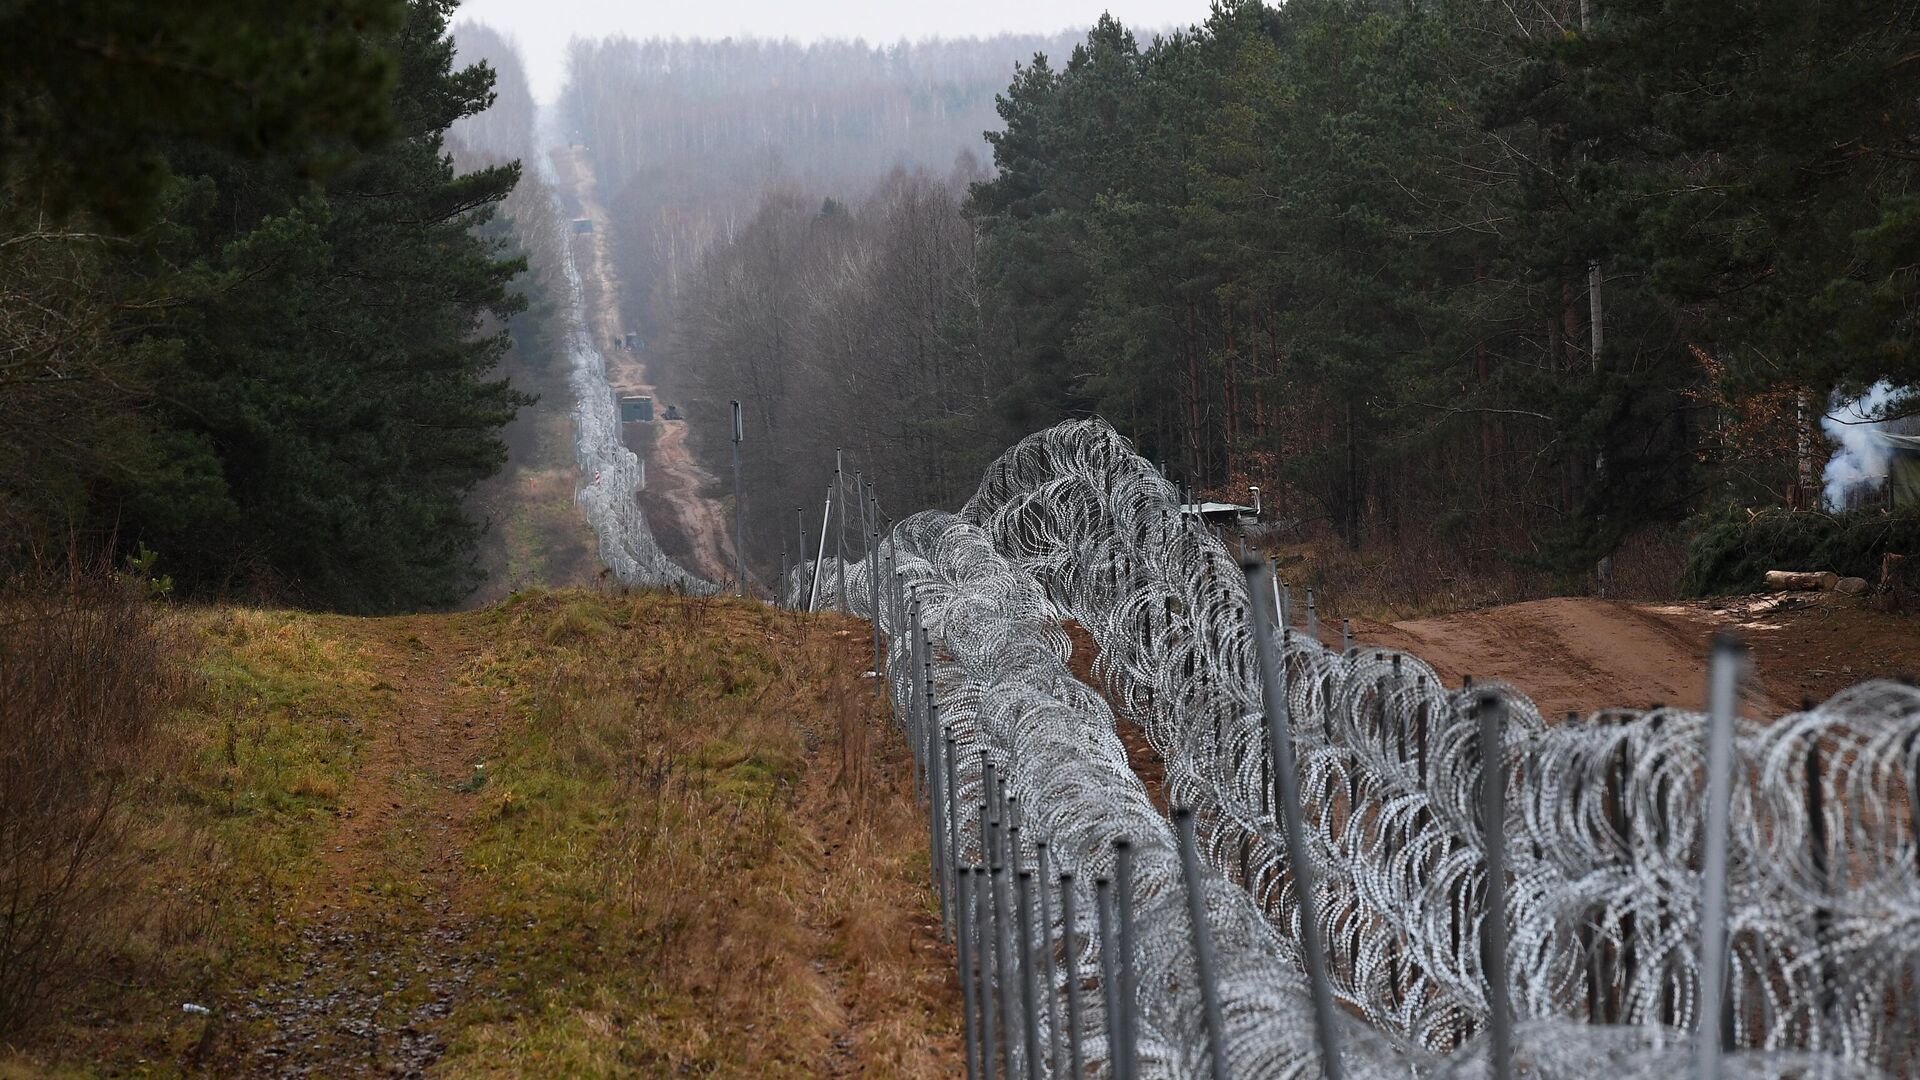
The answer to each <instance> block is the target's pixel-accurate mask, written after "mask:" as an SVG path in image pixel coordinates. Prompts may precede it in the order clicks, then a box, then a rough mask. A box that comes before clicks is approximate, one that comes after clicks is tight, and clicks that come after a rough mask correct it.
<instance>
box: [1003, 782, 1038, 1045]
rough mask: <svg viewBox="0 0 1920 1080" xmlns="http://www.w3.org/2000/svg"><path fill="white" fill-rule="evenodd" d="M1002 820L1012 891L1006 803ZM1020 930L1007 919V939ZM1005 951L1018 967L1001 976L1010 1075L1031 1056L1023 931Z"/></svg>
mask: <svg viewBox="0 0 1920 1080" xmlns="http://www.w3.org/2000/svg"><path fill="white" fill-rule="evenodd" d="M1002 786H1004V781H1003V782H1002ZM1001 821H1002V822H1004V824H1003V825H1002V826H1001V829H1000V835H1001V836H1004V837H1006V860H1007V877H1008V879H1009V880H1010V883H1009V884H1008V885H1007V890H1008V891H1009V892H1013V891H1014V886H1013V884H1011V879H1014V878H1015V877H1016V876H1017V875H1018V874H1020V873H1021V872H1022V871H1021V869H1020V825H1019V822H1018V821H1017V820H1016V819H1015V818H1014V816H1013V814H1012V813H1010V812H1008V804H1003V808H1002V811H1001ZM1011 899H1012V898H1010V900H1011ZM1003 910H1004V909H1003ZM1020 931H1021V926H1020V924H1019V922H1017V921H1009V922H1008V924H1007V929H1006V936H1007V937H1008V938H1009V939H1011V938H1012V937H1013V935H1014V934H1017V933H1020ZM1007 951H1008V955H1009V957H1010V962H1011V963H1012V964H1014V965H1018V966H1017V968H1016V967H1008V968H1006V969H1005V971H1004V974H1003V975H1002V977H1001V980H1000V995H1001V999H1000V1018H1001V1020H1002V1022H1004V1023H1005V1025H1006V1047H1007V1075H1008V1076H1012V1075H1014V1074H1015V1073H1016V1072H1020V1071H1023V1063H1025V1062H1028V1061H1030V1060H1031V1059H1032V1054H1031V1053H1029V1052H1028V1051H1029V1050H1030V1047H1029V1045H1028V1044H1027V1041H1026V1039H1025V1038H1024V1033H1025V1021H1026V1013H1027V1011H1028V1006H1027V1005H1026V1003H1025V1000H1024V999H1025V997H1026V995H1025V994H1023V993H1021V983H1020V980H1021V979H1023V978H1025V977H1026V974H1027V967H1028V959H1029V958H1028V956H1027V950H1026V938H1025V935H1022V940H1021V942H1020V945H1019V946H1018V947H1017V948H1016V947H1015V946H1014V945H1013V944H1012V942H1011V941H1009V943H1008V946H1007Z"/></svg>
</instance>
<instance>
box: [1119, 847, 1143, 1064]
mask: <svg viewBox="0 0 1920 1080" xmlns="http://www.w3.org/2000/svg"><path fill="white" fill-rule="evenodd" d="M1113 904H1114V908H1115V909H1116V911H1117V912H1118V914H1119V916H1120V918H1119V920H1118V921H1119V923H1120V1019H1121V1024H1120V1060H1121V1061H1123V1062H1125V1063H1126V1066H1127V1080H1139V1076H1140V972H1139V969H1138V965H1137V963H1136V957H1137V956H1138V953H1137V952H1136V949H1137V948H1138V945H1137V943H1138V941H1139V936H1138V934H1137V933H1136V928H1135V926H1134V923H1133V841H1131V840H1127V839H1125V838H1121V839H1119V840H1115V841H1114V842H1113Z"/></svg>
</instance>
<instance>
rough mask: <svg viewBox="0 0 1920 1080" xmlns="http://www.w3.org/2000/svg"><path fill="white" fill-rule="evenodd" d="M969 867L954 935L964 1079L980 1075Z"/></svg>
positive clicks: (962, 883) (962, 879) (962, 881)
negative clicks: (975, 1010)
mask: <svg viewBox="0 0 1920 1080" xmlns="http://www.w3.org/2000/svg"><path fill="white" fill-rule="evenodd" d="M970 869H971V868H970V867H962V868H961V872H960V874H959V875H958V876H959V885H960V888H959V898H958V899H959V903H958V905H957V912H956V918H955V919H954V932H955V933H954V938H955V942H956V949H955V951H956V953H957V954H958V956H959V958H960V961H959V963H960V1022H961V1031H962V1033H963V1037H964V1038H965V1039H966V1043H967V1078H968V1080H976V1078H977V1077H979V1075H980V1055H979V1053H978V1052H976V1051H975V1049H974V1038H975V1034H976V1032H977V1031H978V1029H979V1018H978V1017H977V1016H976V1015H975V1014H974V1011H973V982H974V980H973V933H972V928H971V927H969V926H968V925H967V924H968V923H969V922H971V921H972V919H973V875H972V874H971V873H970V872H969V871H970Z"/></svg>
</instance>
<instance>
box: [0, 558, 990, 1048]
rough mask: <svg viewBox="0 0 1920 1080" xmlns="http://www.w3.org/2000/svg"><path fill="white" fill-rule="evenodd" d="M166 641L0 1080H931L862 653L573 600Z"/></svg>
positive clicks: (944, 1033) (943, 1044) (717, 603)
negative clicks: (190, 658)
mask: <svg viewBox="0 0 1920 1080" xmlns="http://www.w3.org/2000/svg"><path fill="white" fill-rule="evenodd" d="M190 622H191V625H192V634H193V636H194V638H195V639H196V645H197V649H198V653H197V657H196V660H195V663H196V665H197V667H198V670H199V672H200V676H201V680H202V686H201V689H200V691H199V692H198V693H197V694H196V695H195V700H194V703H193V704H192V706H191V707H190V708H187V709H185V710H183V711H182V712H181V713H180V714H179V715H178V716H177V717H176V718H175V720H174V722H173V723H172V725H171V728H170V730H169V731H168V733H167V736H166V742H167V749H166V752H164V753H162V754H161V755H159V756H158V757H157V758H156V760H157V761H158V762H160V764H158V765H157V766H156V770H155V772H154V774H153V775H152V776H151V777H149V778H148V781H147V783H146V785H145V789H144V790H142V791H141V792H140V793H139V794H138V797H137V798H138V808H139V812H140V821H141V822H142V824H141V826H140V829H139V832H138V842H139V843H140V844H141V845H143V851H142V853H143V856H144V858H143V859H142V865H143V867H144V869H143V870H142V872H141V873H140V874H138V875H136V876H135V878H136V879H135V880H129V881H128V882H126V883H125V890H124V891H125V895H124V896H123V897H122V898H121V899H122V902H123V907H124V910H125V911H126V912H127V916H126V925H125V932H124V934H123V935H121V936H120V937H119V938H118V939H116V947H115V948H113V949H112V950H111V951H110V953H109V954H108V955H106V956H104V957H103V958H102V959H101V960H100V963H99V968H98V971H96V972H92V973H90V978H89V980H88V981H87V983H86V985H85V987H84V989H83V990H82V992H80V993H78V994H77V995H75V996H74V997H73V998H72V999H71V1000H70V1001H67V1002H66V1003H64V1005H63V1006H62V1007H61V1008H60V1009H59V1010H58V1011H57V1013H56V1019H55V1021H54V1022H53V1023H51V1024H49V1025H46V1026H44V1027H43V1028H41V1029H39V1030H37V1031H35V1032H33V1033H31V1037H30V1038H28V1039H25V1040H23V1041H22V1043H21V1045H19V1046H16V1047H12V1048H5V1049H4V1050H3V1051H0V1076H27V1077H39V1076H47V1077H52V1076H99V1075H129V1074H130V1075H161V1076H165V1075H183V1074H196V1073H206V1074H219V1075H231V1074H250V1075H307V1074H311V1075H360V1074H375V1073H385V1072H388V1071H398V1072H407V1071H411V1070H422V1071H425V1072H427V1073H429V1074H433V1075H444V1076H562V1075H565V1076H623V1075H633V1076H652V1075H662V1074H680V1073H686V1074H691V1075H705V1076H796V1077H798V1076H819V1075H862V1076H930V1075H947V1074H950V1073H951V1072H952V1071H953V1069H952V1066H953V1064H954V1061H955V1054H956V1053H957V1049H958V1037H957V1026H958V1025H957V1002H955V1001H953V1000H952V998H953V996H954V994H953V989H952V979H951V975H950V970H951V969H950V967H949V964H950V953H948V952H947V950H946V949H945V947H944V946H943V945H942V944H941V942H940V940H939V934H938V930H937V917H936V916H935V914H934V912H933V904H932V899H931V896H930V894H929V892H928V890H927V888H926V884H925V882H926V876H925V874H926V844H925V838H924V836H923V835H922V834H921V829H920V822H921V817H920V812H919V811H918V810H916V808H915V806H914V804H913V802H912V800H911V798H910V797H909V795H908V793H907V791H906V789H905V786H906V775H907V769H906V765H905V758H904V748H903V747H902V746H901V744H900V741H899V739H898V736H897V735H895V734H894V733H893V732H892V731H891V729H890V727H889V725H888V723H887V722H886V719H885V716H884V711H883V709H884V706H883V704H882V702H881V701H880V700H879V699H878V697H877V696H876V695H875V692H874V689H873V683H872V682H871V680H865V679H862V678H860V677H859V673H860V672H861V671H863V670H864V669H865V668H866V667H868V666H870V659H869V657H868V655H867V653H868V645H867V642H868V640H869V639H868V636H867V631H866V627H865V624H863V623H856V622H852V621H848V620H838V619H834V618H832V617H820V616H816V617H810V618H809V617H801V616H794V615H788V614H785V613H781V612H777V611H773V610H770V609H767V608H765V607H762V606H759V605H755V604H749V603H744V602H738V601H731V600H693V599H686V598H680V597H674V596H669V595H661V594H635V595H630V596H606V595H597V594H592V593H586V592H566V593H556V594H546V593H535V594H522V595H518V596H516V597H513V598H511V599H509V600H507V601H505V602H503V603H501V604H498V605H495V606H492V607H488V608H485V609H481V610H478V611H473V612H467V613H463V614H458V615H450V616H409V617H403V618H394V619H348V618H339V617H331V616H315V615H304V614H294V613H287V612H269V611H249V610H208V611H201V612H196V613H193V614H192V615H191V616H190ZM186 1002H191V1003H193V1004H195V1005H202V1006H205V1007H206V1008H208V1009H209V1010H211V1013H210V1015H200V1014H197V1013H187V1012H183V1011H182V1004H183V1003H186Z"/></svg>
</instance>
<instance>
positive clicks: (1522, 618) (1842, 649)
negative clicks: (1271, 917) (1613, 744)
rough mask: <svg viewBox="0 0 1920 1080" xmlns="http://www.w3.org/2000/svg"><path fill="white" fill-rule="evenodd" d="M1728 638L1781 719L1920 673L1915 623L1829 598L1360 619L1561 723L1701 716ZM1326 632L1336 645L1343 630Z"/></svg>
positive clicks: (1395, 643) (1563, 603)
mask: <svg viewBox="0 0 1920 1080" xmlns="http://www.w3.org/2000/svg"><path fill="white" fill-rule="evenodd" d="M1721 632H1726V633H1732V634H1735V635H1737V636H1739V637H1740V638H1741V639H1742V640H1744V641H1745V642H1746V643H1747V645H1748V647H1749V648H1750V649H1751V650H1752V655H1753V672H1754V679H1753V680H1752V681H1751V682H1750V684H1749V686H1748V690H1747V700H1748V704H1749V707H1750V708H1751V709H1753V710H1754V711H1755V712H1757V713H1758V714H1760V715H1765V716H1775V715H1779V714H1781V713H1784V712H1790V711H1792V710H1794V709H1796V708H1798V707H1799V706H1800V703H1801V701H1802V700H1803V699H1810V700H1813V701H1820V700H1823V699H1825V698H1827V697H1830V696H1832V695H1833V694H1834V693H1836V692H1838V691H1839V690H1841V689H1843V688H1845V687H1847V686H1851V685H1853V684H1854V683H1857V682H1861V681H1863V680H1865V679H1869V678H1876V677H1878V678H1899V677H1905V676H1910V675H1912V674H1913V673H1914V672H1917V671H1920V622H1916V620H1914V619H1913V618H1911V617H1905V616H1900V615H1891V614H1887V613H1885V612H1881V611H1877V610H1874V609H1873V607H1872V606H1871V605H1870V604H1869V603H1867V602H1864V601H1861V600H1854V599H1848V598H1845V597H1839V596H1835V595H1832V594H1810V595H1809V594H1785V595H1783V596H1756V597H1738V598H1731V599H1724V600H1711V601H1684V602H1674V603H1666V604H1635V603H1624V602H1615V601H1607V600H1595V599H1590V598H1586V597H1558V598H1555V599H1551V600H1535V601H1530V602H1528V603H1524V604H1510V605H1506V606H1504V607H1494V608H1485V609H1482V610H1479V611H1463V612H1458V613H1455V614H1452V615H1441V616H1437V617H1433V618H1425V619H1412V620H1407V621H1404V622H1397V623H1379V622H1374V621H1372V620H1368V619H1356V620H1354V637H1355V638H1356V639H1357V640H1358V642H1359V643H1360V644H1362V645H1367V644H1376V645H1385V646H1388V647H1391V648H1398V649H1403V650H1405V651H1407V652H1410V653H1413V654H1414V655H1416V656H1419V657H1420V658H1421V659H1423V660H1425V661H1426V662H1427V663H1429V664H1432V665H1433V666H1434V668H1435V669H1436V670H1437V671H1438V672H1439V673H1440V675H1441V676H1442V677H1443V678H1445V679H1447V680H1448V681H1449V682H1450V683H1452V684H1454V685H1458V684H1459V683H1460V681H1461V679H1462V678H1463V677H1464V676H1467V675H1472V676H1474V677H1476V678H1488V679H1502V680H1505V681H1508V682H1511V683H1513V684H1514V685H1515V686H1518V687H1519V688H1520V689H1521V690H1523V691H1525V692H1526V693H1527V694H1528V696H1530V697H1532V698H1533V700H1534V703H1535V704H1537V705H1538V706H1539V707H1540V711H1541V712H1542V714H1544V715H1546V716H1548V717H1555V716H1559V715H1561V714H1564V713H1567V712H1581V713H1585V712H1590V711H1592V710H1595V709H1601V708H1609V707H1628V708H1644V707H1646V706H1648V705H1652V704H1656V703H1658V704H1664V705H1671V706H1676V707H1680V708H1689V709H1698V708H1700V707H1702V706H1703V704H1704V703H1705V699H1706V684H1707V674H1706V670H1707V648H1708V644H1709V642H1711V641H1712V639H1713V636H1714V635H1715V634H1716V633H1721ZM1321 634H1322V636H1323V637H1325V638H1326V639H1327V640H1329V641H1337V640H1338V638H1339V634H1340V627H1339V625H1338V624H1333V625H1330V626H1325V625H1323V626H1322V627H1321Z"/></svg>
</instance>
